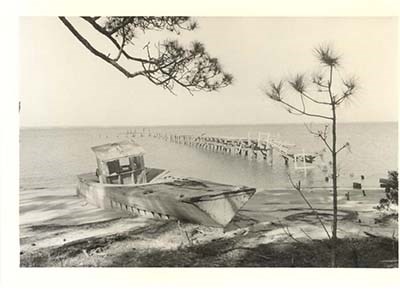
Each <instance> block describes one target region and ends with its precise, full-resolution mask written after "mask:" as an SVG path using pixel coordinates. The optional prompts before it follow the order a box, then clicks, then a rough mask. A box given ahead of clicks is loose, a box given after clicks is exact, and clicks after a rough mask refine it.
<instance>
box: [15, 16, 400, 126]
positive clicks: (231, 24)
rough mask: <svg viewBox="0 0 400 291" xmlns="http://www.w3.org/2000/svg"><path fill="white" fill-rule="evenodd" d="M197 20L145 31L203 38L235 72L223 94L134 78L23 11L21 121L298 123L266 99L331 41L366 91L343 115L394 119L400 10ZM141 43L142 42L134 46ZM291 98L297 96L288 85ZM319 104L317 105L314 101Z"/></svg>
mask: <svg viewBox="0 0 400 291" xmlns="http://www.w3.org/2000/svg"><path fill="white" fill-rule="evenodd" d="M194 19H195V20H196V21H197V23H198V25H199V27H198V29H196V30H195V31H190V32H183V33H182V34H181V35H179V36H177V35H173V34H166V33H153V34H152V33H150V34H146V35H139V37H140V40H139V39H138V40H137V45H136V47H137V49H138V50H139V51H140V52H142V50H141V45H139V44H141V43H145V42H146V41H147V39H150V40H164V39H166V38H169V39H171V38H176V39H178V40H180V41H181V42H182V43H184V44H188V43H190V42H191V41H194V40H197V41H201V42H203V43H204V44H205V47H206V49H207V51H208V52H209V53H210V54H211V55H212V56H215V57H217V58H218V59H219V61H220V62H221V64H222V66H223V69H224V70H225V71H226V72H229V73H231V74H232V75H233V76H234V84H233V85H232V86H229V87H227V88H223V89H220V90H219V91H218V92H212V93H209V92H195V93H194V95H193V96H192V95H190V94H189V93H188V92H187V91H185V90H182V89H177V90H176V95H173V94H171V93H169V92H168V91H166V90H164V89H162V88H161V87H157V86H155V85H153V84H152V83H150V82H149V81H148V80H146V79H144V78H133V79H127V78H126V77H125V76H124V75H122V74H121V73H120V72H119V71H117V70H116V69H115V68H113V67H112V66H110V65H109V64H107V63H105V62H104V61H102V60H101V59H99V58H97V57H96V56H94V55H92V54H91V53H90V52H89V51H88V50H87V49H86V48H85V47H83V46H82V45H81V44H80V43H79V41H78V40H77V39H75V37H74V36H73V35H72V34H71V33H70V32H69V31H68V30H67V28H66V27H65V26H64V25H63V24H62V23H61V22H60V21H59V20H58V19H57V18H56V17H21V18H20V39H19V40H20V52H19V54H20V58H19V61H20V64H19V66H20V70H19V71H20V77H19V93H20V100H21V104H22V108H21V113H20V125H21V126H23V127H29V126H46V127H47V126H121V125H124V126H146V125H194V124H261V123H295V122H306V121H307V122H308V121H315V122H317V121H318V120H316V119H312V118H307V117H301V116H293V115H290V114H289V113H288V112H286V111H285V110H284V109H283V108H282V106H280V105H279V104H276V103H274V102H273V101H271V100H269V99H268V98H267V97H266V96H265V94H264V93H263V91H262V88H264V87H265V85H266V84H267V83H268V82H269V81H270V80H273V81H276V80H279V79H281V78H287V77H288V76H292V75H294V74H296V73H312V72H315V71H316V70H318V68H319V66H318V62H317V60H316V58H315V55H314V54H313V48H315V47H316V46H318V45H320V44H332V45H333V46H334V48H335V50H336V51H337V52H338V53H339V54H340V55H341V57H342V61H341V67H340V74H341V75H342V76H343V77H346V76H356V78H357V80H358V83H359V84H360V90H358V92H357V94H356V95H355V96H354V98H352V99H351V100H350V102H348V103H346V104H344V106H342V107H341V108H340V109H339V111H338V116H339V121H340V122H385V121H397V115H398V112H397V109H398V104H397V22H396V18H390V17H384V18H289V17H286V18H285V17H283V18H278V17H195V18H194ZM71 21H73V23H74V25H76V26H77V27H78V28H79V29H81V30H82V31H83V32H84V33H85V36H86V37H88V38H89V39H90V40H91V41H92V43H93V44H95V45H96V46H98V47H103V48H105V50H106V51H110V52H111V53H112V52H113V51H112V50H111V47H109V46H108V45H107V44H106V43H105V42H104V40H103V39H102V38H101V37H100V36H98V35H97V34H96V33H95V32H94V31H92V30H90V28H89V27H88V26H87V25H86V24H85V23H84V22H83V21H80V20H79V19H77V18H75V19H72V20H71ZM135 49H136V48H135ZM287 93H288V97H287V98H294V99H288V100H295V98H297V97H296V96H294V95H293V94H291V92H289V91H288V92H287ZM309 108H310V111H313V112H320V109H319V108H316V107H309Z"/></svg>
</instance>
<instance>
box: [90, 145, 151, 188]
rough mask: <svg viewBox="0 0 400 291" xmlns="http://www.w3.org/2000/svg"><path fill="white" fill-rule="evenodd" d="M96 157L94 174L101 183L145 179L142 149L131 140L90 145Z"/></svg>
mask: <svg viewBox="0 0 400 291" xmlns="http://www.w3.org/2000/svg"><path fill="white" fill-rule="evenodd" d="M92 150H93V152H94V153H95V155H96V159H97V170H96V175H97V176H98V177H99V182H100V183H103V184H143V183H147V181H146V169H145V166H144V158H143V155H144V153H145V152H144V149H143V148H142V147H141V146H139V145H138V144H136V143H135V142H133V141H121V142H118V143H109V144H104V145H100V146H95V147H92Z"/></svg>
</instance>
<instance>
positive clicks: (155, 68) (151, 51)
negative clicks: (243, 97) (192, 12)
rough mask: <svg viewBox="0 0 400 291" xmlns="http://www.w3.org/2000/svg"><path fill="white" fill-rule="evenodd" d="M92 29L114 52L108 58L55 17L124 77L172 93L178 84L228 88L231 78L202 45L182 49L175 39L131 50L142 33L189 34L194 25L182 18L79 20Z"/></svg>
mask: <svg viewBox="0 0 400 291" xmlns="http://www.w3.org/2000/svg"><path fill="white" fill-rule="evenodd" d="M81 18H82V19H83V20H85V21H86V22H87V23H89V24H90V26H91V27H92V29H93V30H94V31H95V32H96V33H98V34H100V35H102V36H103V37H104V38H105V39H107V40H109V41H110V42H111V43H112V44H113V46H114V47H115V50H116V53H115V56H114V57H111V56H110V54H109V53H108V52H105V51H104V50H105V49H104V48H103V49H102V48H97V47H95V46H94V45H93V44H92V43H90V42H89V41H88V39H87V38H85V37H84V36H83V34H82V33H81V32H80V31H79V30H78V29H77V28H76V26H74V25H73V24H72V23H71V21H70V20H68V19H67V18H66V17H59V19H60V20H61V22H62V23H64V25H65V26H66V27H67V28H68V29H69V31H70V32H71V33H72V34H73V35H74V36H75V37H76V38H77V39H78V40H79V41H80V42H81V43H82V44H83V45H84V46H85V47H86V48H87V49H88V50H89V51H90V52H91V53H93V54H94V55H95V56H97V57H99V58H101V59H102V60H103V61H105V62H107V63H109V64H110V65H111V66H113V67H114V68H116V69H117V70H119V71H120V72H121V73H122V74H124V75H125V76H126V77H128V78H135V77H138V76H142V77H145V78H146V79H148V80H149V81H150V82H152V83H153V84H155V85H158V86H162V87H163V88H165V89H168V90H169V91H170V92H171V93H173V90H174V86H175V85H179V86H181V87H183V88H185V89H187V90H188V91H189V92H190V93H191V94H192V92H193V91H215V90H218V89H220V88H223V87H226V86H228V85H230V84H231V83H232V81H233V77H232V75H230V74H228V73H225V72H224V71H223V70H222V67H221V65H220V63H219V61H218V59H216V58H213V57H211V56H210V55H209V54H208V53H207V51H206V49H205V47H204V45H203V44H202V43H200V42H192V44H191V45H190V46H189V47H184V46H182V45H181V44H179V42H178V41H177V40H164V41H162V42H158V43H151V42H148V43H147V44H146V45H145V46H144V47H140V48H137V47H135V41H136V40H138V37H139V35H140V34H142V35H143V33H145V32H146V31H169V32H172V33H175V34H176V35H179V34H180V33H181V31H185V30H186V31H192V30H194V29H196V27H197V24H196V22H194V21H193V20H192V19H191V18H190V17H182V16H176V17H172V16H165V17H164V16H163V17H152V16H140V17H138V16H133V17H98V16H97V17H81Z"/></svg>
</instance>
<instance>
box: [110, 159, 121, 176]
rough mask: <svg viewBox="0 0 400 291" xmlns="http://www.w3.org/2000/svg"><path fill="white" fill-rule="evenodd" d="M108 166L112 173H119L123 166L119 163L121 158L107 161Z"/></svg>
mask: <svg viewBox="0 0 400 291" xmlns="http://www.w3.org/2000/svg"><path fill="white" fill-rule="evenodd" d="M107 168H108V173H109V174H110V175H111V174H114V173H116V174H118V173H119V172H121V167H120V164H119V160H113V161H109V162H107Z"/></svg>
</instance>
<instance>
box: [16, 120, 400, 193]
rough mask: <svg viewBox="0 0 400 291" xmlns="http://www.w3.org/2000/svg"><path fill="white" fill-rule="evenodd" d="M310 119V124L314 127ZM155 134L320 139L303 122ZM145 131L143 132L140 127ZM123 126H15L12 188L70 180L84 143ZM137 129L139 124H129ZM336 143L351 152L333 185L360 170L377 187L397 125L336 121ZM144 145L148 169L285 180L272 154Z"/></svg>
mask: <svg viewBox="0 0 400 291" xmlns="http://www.w3.org/2000/svg"><path fill="white" fill-rule="evenodd" d="M317 126H318V125H315V129H316V128H317ZM147 129H150V130H153V131H158V132H170V133H187V134H202V133H205V134H209V135H223V136H243V137H245V136H247V133H248V132H258V131H260V132H269V133H271V134H275V135H280V138H281V139H282V140H284V141H287V142H289V143H293V144H296V147H295V148H294V150H293V151H294V152H299V153H300V152H302V150H303V149H304V150H305V152H314V151H319V150H321V149H323V144H322V142H321V141H320V140H318V139H317V138H315V137H313V136H311V135H310V134H309V133H308V132H307V130H306V129H305V127H304V125H301V124H299V125H293V124H290V125H243V126H225V125H224V126H190V127H189V126H187V127H186V126H182V127H149V128H147ZM147 129H146V130H147ZM127 130H135V127H129V128H127V127H120V128H51V129H43V128H41V129H21V131H20V187H22V188H34V187H59V186H70V185H73V184H75V183H76V178H75V177H76V175H77V174H79V173H84V172H92V171H94V169H95V165H96V162H95V158H94V154H93V153H92V151H91V149H90V147H92V146H95V145H99V144H103V143H109V142H114V141H118V140H122V139H124V138H125V137H126V132H127ZM136 130H138V131H142V130H143V127H140V128H136ZM338 132H339V144H342V143H344V142H346V141H349V142H350V144H351V152H349V151H347V150H344V151H342V153H341V155H340V158H339V165H340V178H339V184H340V185H342V186H345V187H349V186H351V185H352V182H360V181H361V180H360V175H364V176H365V180H364V181H363V185H364V186H365V187H378V186H379V183H378V179H379V178H381V177H385V176H386V173H387V171H388V170H394V169H397V149H398V145H397V123H369V124H367V123H364V124H340V125H339V129H338ZM136 140H137V142H138V143H140V144H141V145H142V146H143V147H144V148H145V150H146V152H147V153H146V156H145V161H146V164H147V165H148V166H150V167H159V168H165V169H169V170H171V171H172V172H173V173H175V174H177V175H183V176H191V177H198V178H203V179H209V180H213V181H219V182H223V183H231V184H243V185H249V186H255V187H257V188H264V189H265V188H281V187H288V186H289V185H290V184H289V182H288V177H287V168H286V167H285V166H284V163H283V160H282V158H280V157H279V156H278V155H275V157H274V163H273V165H272V166H271V165H270V164H269V163H267V162H265V161H256V160H247V159H246V158H244V157H238V156H231V155H228V154H222V153H214V152H208V151H205V150H200V149H197V148H191V147H188V146H184V145H177V144H172V143H169V142H165V141H162V140H158V139H153V138H137V139H136ZM289 168H290V171H291V172H292V175H293V176H294V177H295V178H296V180H297V179H302V180H303V184H304V185H308V186H327V185H329V184H327V183H326V182H325V181H324V177H325V176H326V174H324V173H323V172H322V171H321V170H320V169H318V168H316V169H313V170H310V171H309V174H308V175H307V177H306V178H305V177H304V175H303V173H302V172H298V171H297V172H296V171H294V170H293V165H292V164H290V166H289Z"/></svg>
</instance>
